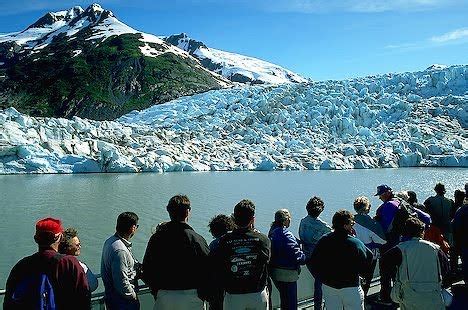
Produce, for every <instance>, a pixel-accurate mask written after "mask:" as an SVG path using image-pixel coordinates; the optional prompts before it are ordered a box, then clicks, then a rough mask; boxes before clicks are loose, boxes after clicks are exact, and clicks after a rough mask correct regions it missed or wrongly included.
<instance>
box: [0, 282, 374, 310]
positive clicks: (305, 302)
mask: <svg viewBox="0 0 468 310" xmlns="http://www.w3.org/2000/svg"><path fill="white" fill-rule="evenodd" d="M96 277H97V278H98V280H99V281H100V282H101V284H100V286H99V288H100V289H99V291H98V292H94V293H93V294H92V295H91V305H92V309H93V310H105V309H106V308H105V302H104V291H103V285H102V279H101V275H100V274H96ZM378 286H379V277H376V278H374V279H373V281H372V284H371V291H370V292H372V291H373V292H374V293H375V292H377V291H378ZM372 288H374V289H373V290H372ZM274 290H276V289H275V288H274ZM137 291H138V297H139V299H140V303H141V309H152V308H153V303H154V299H153V296H152V295H151V291H150V289H149V287H148V286H147V285H145V284H143V283H142V282H139V284H138V286H137ZM275 294H277V292H274V295H275ZM4 296H5V290H4V289H0V300H1V303H3V298H4ZM275 300H277V298H273V309H279V302H275ZM278 301H279V300H278ZM312 306H313V296H312V295H310V296H306V297H302V298H299V299H298V309H299V310H301V309H302V310H303V309H310V307H312Z"/></svg>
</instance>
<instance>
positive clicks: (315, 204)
mask: <svg viewBox="0 0 468 310" xmlns="http://www.w3.org/2000/svg"><path fill="white" fill-rule="evenodd" d="M324 208H325V204H324V203H323V200H322V199H321V198H320V197H317V196H314V197H312V198H310V199H309V201H308V202H307V205H306V210H307V214H309V215H310V216H311V217H318V216H319V215H320V213H322V211H323V209H324Z"/></svg>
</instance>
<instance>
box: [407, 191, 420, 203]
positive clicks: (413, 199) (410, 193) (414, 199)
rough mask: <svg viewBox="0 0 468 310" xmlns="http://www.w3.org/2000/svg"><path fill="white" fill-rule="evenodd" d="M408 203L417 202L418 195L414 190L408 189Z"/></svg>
mask: <svg viewBox="0 0 468 310" xmlns="http://www.w3.org/2000/svg"><path fill="white" fill-rule="evenodd" d="M408 203H409V204H411V205H413V204H415V203H418V197H417V196H416V193H415V192H413V191H408Z"/></svg>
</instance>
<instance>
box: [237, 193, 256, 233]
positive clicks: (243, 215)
mask: <svg viewBox="0 0 468 310" xmlns="http://www.w3.org/2000/svg"><path fill="white" fill-rule="evenodd" d="M254 220H255V205H254V203H253V202H252V201H250V200H248V199H243V200H241V201H239V202H238V203H237V204H236V205H235V207H234V223H236V225H237V226H238V227H240V228H246V227H249V226H250V227H253V224H254Z"/></svg>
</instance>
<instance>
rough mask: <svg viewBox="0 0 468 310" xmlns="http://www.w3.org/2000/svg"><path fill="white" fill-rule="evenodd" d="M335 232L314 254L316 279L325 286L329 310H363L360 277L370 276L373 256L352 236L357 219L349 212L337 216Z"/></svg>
mask: <svg viewBox="0 0 468 310" xmlns="http://www.w3.org/2000/svg"><path fill="white" fill-rule="evenodd" d="M332 223H333V231H332V232H331V233H329V234H326V235H325V236H323V237H322V238H321V239H320V240H319V242H318V243H317V246H316V247H315V249H314V252H312V256H311V258H310V264H311V266H312V267H313V270H312V272H313V275H314V277H316V276H317V277H318V278H319V279H320V280H321V281H322V283H323V286H322V289H323V299H325V304H326V306H327V309H345V310H346V309H363V310H364V292H363V291H362V288H361V286H360V284H359V276H363V275H366V274H367V273H368V272H369V270H370V267H371V265H372V260H373V254H372V252H371V251H370V250H369V249H368V248H367V247H366V246H365V245H364V243H362V242H361V241H360V240H359V239H357V238H355V237H353V236H352V234H353V226H354V216H353V215H352V214H351V212H349V211H347V210H340V211H338V212H336V213H335V215H333V219H332Z"/></svg>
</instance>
